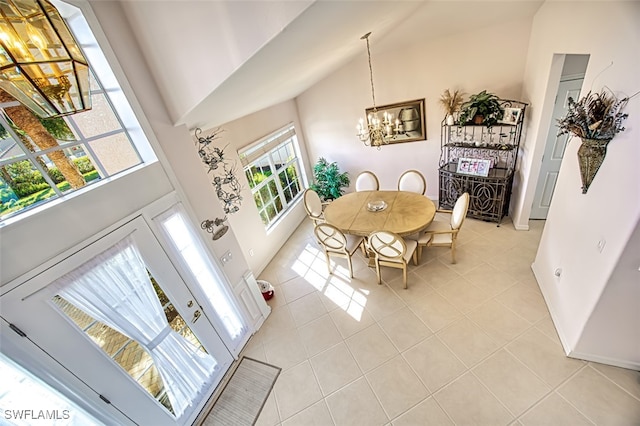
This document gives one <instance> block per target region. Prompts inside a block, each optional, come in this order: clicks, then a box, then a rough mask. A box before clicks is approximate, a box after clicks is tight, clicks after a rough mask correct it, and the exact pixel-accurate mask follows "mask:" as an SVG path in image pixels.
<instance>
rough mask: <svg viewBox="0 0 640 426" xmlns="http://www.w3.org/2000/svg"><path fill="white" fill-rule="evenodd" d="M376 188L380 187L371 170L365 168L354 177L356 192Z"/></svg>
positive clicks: (374, 189)
mask: <svg viewBox="0 0 640 426" xmlns="http://www.w3.org/2000/svg"><path fill="white" fill-rule="evenodd" d="M378 189H380V182H379V181H378V177H377V176H376V175H375V174H374V173H373V172H370V171H369V170H365V171H364V172H360V174H359V175H358V177H356V192H358V191H377V190H378Z"/></svg>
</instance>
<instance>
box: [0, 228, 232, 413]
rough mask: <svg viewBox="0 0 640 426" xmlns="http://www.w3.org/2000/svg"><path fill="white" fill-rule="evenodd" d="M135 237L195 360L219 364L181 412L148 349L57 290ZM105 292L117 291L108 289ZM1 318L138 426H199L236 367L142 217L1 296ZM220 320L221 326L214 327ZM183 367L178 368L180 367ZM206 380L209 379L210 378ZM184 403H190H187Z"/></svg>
mask: <svg viewBox="0 0 640 426" xmlns="http://www.w3.org/2000/svg"><path fill="white" fill-rule="evenodd" d="M127 236H131V238H132V239H133V241H134V243H135V246H136V247H137V249H138V251H139V253H140V255H141V257H142V261H143V263H144V266H145V267H146V270H147V271H148V275H149V277H150V278H151V281H150V282H151V283H152V286H153V287H154V289H155V292H154V294H155V295H157V296H158V299H159V301H160V304H161V305H162V307H163V310H164V312H165V315H166V317H167V323H168V324H169V325H170V326H171V328H172V329H173V330H175V331H177V332H178V334H179V335H180V336H182V337H181V339H182V338H183V339H185V341H188V342H190V344H189V345H187V346H188V347H190V348H192V350H193V351H192V352H191V355H194V354H197V356H204V357H207V359H209V360H211V358H212V359H213V362H212V363H211V364H210V365H215V367H213V369H210V370H209V372H208V373H207V375H208V377H202V379H203V381H204V382H206V385H205V386H204V389H203V390H202V391H201V392H200V393H199V394H197V395H195V396H194V397H193V398H192V399H191V401H188V404H187V405H188V407H187V408H186V409H185V411H184V412H183V413H178V414H175V411H177V410H174V409H173V405H174V404H173V403H172V401H171V392H167V386H172V384H165V383H163V381H162V378H161V377H160V375H159V373H158V370H157V369H156V368H155V363H154V360H153V359H151V357H150V356H149V352H148V351H147V350H146V349H145V348H147V349H148V348H149V347H150V346H151V345H149V347H147V346H144V345H143V344H138V342H137V341H136V340H134V339H131V338H128V337H127V336H125V335H123V334H121V333H119V332H117V331H116V330H114V329H113V328H111V327H109V326H107V325H105V324H104V322H101V321H99V320H96V319H95V318H94V317H92V316H91V315H87V313H86V312H85V311H84V310H82V309H80V308H78V307H77V306H76V305H74V304H73V303H70V302H69V301H67V300H65V299H64V298H63V297H60V294H58V293H60V292H59V291H56V290H55V289H54V288H53V287H54V286H51V285H50V284H51V283H52V282H54V281H56V280H57V279H58V278H60V277H62V276H64V275H65V274H67V273H69V272H71V271H73V270H75V269H76V268H78V267H79V266H81V265H84V264H86V263H87V262H89V261H92V259H93V258H94V257H95V256H97V255H100V254H101V253H103V252H105V251H106V250H108V249H110V248H111V247H112V246H114V244H116V243H118V242H119V241H121V240H123V239H124V238H125V237H127ZM104 288H105V290H104V291H105V292H106V291H109V290H108V288H109V286H108V285H106V284H105V285H104ZM0 303H1V310H0V315H1V316H2V318H4V319H5V320H6V321H7V322H9V323H11V324H13V325H15V326H17V327H18V328H19V329H20V330H21V331H22V332H23V333H25V334H26V336H27V338H28V339H29V340H31V341H32V342H34V343H35V344H36V345H37V346H38V347H39V348H40V349H42V351H43V352H45V353H46V354H47V355H48V356H50V357H52V358H53V359H55V360H56V361H57V362H58V363H60V364H61V365H63V366H64V368H66V369H67V370H68V371H70V372H71V373H72V374H73V375H75V376H76V377H78V378H79V379H80V380H82V381H83V382H84V383H85V384H86V385H87V386H89V387H90V388H91V389H92V390H94V391H95V392H96V394H95V395H85V396H84V397H85V398H88V399H91V398H92V399H94V400H95V402H94V404H95V405H97V406H99V405H100V404H111V405H112V406H113V407H114V408H116V409H117V410H119V411H121V412H122V413H123V414H124V415H126V416H127V417H128V418H130V419H131V420H132V421H133V422H135V423H137V424H153V425H178V424H191V423H192V422H193V421H194V420H195V417H196V416H197V414H198V412H199V411H200V409H201V408H202V407H203V406H204V404H205V403H206V401H207V399H208V398H209V397H210V396H211V394H212V393H213V391H214V389H215V387H216V385H217V384H218V383H219V382H220V380H221V379H222V376H223V375H224V373H225V372H226V370H227V369H228V367H229V365H230V364H231V362H232V360H233V357H232V355H231V353H230V352H229V350H228V349H227V348H226V346H225V344H224V342H223V341H222V339H221V338H220V336H219V335H218V333H217V332H216V329H215V327H214V326H213V325H212V322H211V321H210V318H214V317H215V316H216V314H215V313H212V312H207V310H206V309H203V306H205V307H206V306H208V305H209V304H207V303H200V302H199V301H198V300H196V299H195V298H194V296H193V293H192V292H191V291H190V290H189V289H188V287H187V286H186V284H185V283H184V281H182V279H181V277H180V275H179V274H178V272H177V271H176V269H175V268H174V267H173V265H172V263H171V261H170V260H169V258H168V257H167V255H166V253H165V252H164V250H163V248H162V246H161V245H160V243H159V242H158V240H157V239H156V238H155V236H154V234H153V233H152V231H151V229H150V228H149V227H148V225H147V224H146V222H145V221H144V219H142V218H140V217H139V218H136V219H134V220H132V221H131V222H128V223H127V224H126V225H124V226H122V227H120V228H117V229H116V230H114V231H112V232H111V233H109V234H107V235H106V236H103V237H101V238H99V239H97V240H95V241H90V242H88V243H87V245H86V247H84V248H82V249H81V250H79V251H77V252H76V253H74V254H72V255H71V256H69V257H67V258H66V259H64V260H62V261H61V262H59V263H57V264H55V265H54V266H52V267H51V268H49V269H47V270H45V271H44V272H42V273H40V274H39V275H37V276H36V277H34V278H31V279H30V280H28V281H26V282H25V283H23V284H21V285H19V286H17V287H15V288H13V289H12V290H10V291H8V292H7V293H6V294H3V295H2V296H0ZM214 322H215V321H214ZM176 368H177V367H176ZM207 375H205V376H207ZM183 405H184V404H183Z"/></svg>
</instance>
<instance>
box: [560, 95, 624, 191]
mask: <svg viewBox="0 0 640 426" xmlns="http://www.w3.org/2000/svg"><path fill="white" fill-rule="evenodd" d="M627 102H629V98H628V97H625V98H623V99H618V98H617V97H616V96H615V95H614V94H613V93H610V92H607V91H605V90H602V91H601V92H600V93H597V92H596V93H592V92H589V93H587V94H586V95H585V96H584V97H582V98H581V99H580V100H579V101H577V102H576V101H575V100H574V99H573V98H569V107H568V111H567V115H566V116H565V117H563V118H561V119H559V120H558V127H559V129H560V131H559V132H558V135H563V134H569V133H570V134H572V135H574V136H577V137H579V138H580V139H582V144H581V145H580V148H578V162H579V166H580V178H581V179H582V193H583V194H586V193H587V190H588V189H589V186H590V185H591V182H593V179H594V178H595V176H596V173H597V172H598V170H599V169H600V166H601V165H602V163H603V162H604V158H605V156H606V155H607V145H608V144H609V142H610V141H611V140H612V139H613V137H614V136H615V135H616V134H617V133H619V132H622V131H624V126H623V125H622V122H623V121H624V120H625V119H626V118H627V117H628V116H629V114H625V113H623V112H622V110H623V109H624V107H625V106H626V105H627Z"/></svg>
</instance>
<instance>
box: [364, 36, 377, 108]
mask: <svg viewBox="0 0 640 426" xmlns="http://www.w3.org/2000/svg"><path fill="white" fill-rule="evenodd" d="M370 35H371V33H368V34H366V35H365V36H364V38H365V39H366V40H367V58H368V59H369V78H370V81H371V97H372V98H373V110H374V111H377V109H376V90H375V88H374V86H373V67H372V66H371V48H370V47H369V36H370Z"/></svg>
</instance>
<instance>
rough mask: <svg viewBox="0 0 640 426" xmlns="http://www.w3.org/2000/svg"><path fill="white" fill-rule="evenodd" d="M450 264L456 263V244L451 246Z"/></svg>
mask: <svg viewBox="0 0 640 426" xmlns="http://www.w3.org/2000/svg"><path fill="white" fill-rule="evenodd" d="M451 263H456V244H455V243H453V244H451Z"/></svg>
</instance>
